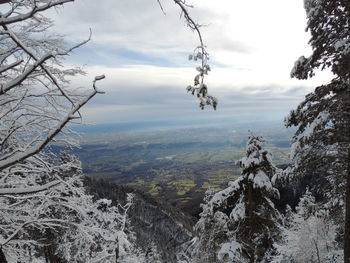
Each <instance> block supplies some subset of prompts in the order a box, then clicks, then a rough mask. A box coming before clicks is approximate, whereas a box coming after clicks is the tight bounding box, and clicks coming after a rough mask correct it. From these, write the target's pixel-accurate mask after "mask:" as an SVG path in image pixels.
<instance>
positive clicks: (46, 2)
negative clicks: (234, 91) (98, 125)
mask: <svg viewBox="0 0 350 263" xmlns="http://www.w3.org/2000/svg"><path fill="white" fill-rule="evenodd" d="M154 1H155V0H154ZM73 2H75V0H0V26H1V28H0V32H1V33H0V85H1V86H0V105H1V106H0V263H18V262H22V263H23V262H25V263H31V262H33V263H34V262H35V263H41V262H45V263H68V262H69V263H71V262H72V263H74V262H76V263H84V262H87V263H90V262H91V263H92V262H101V263H108V262H116V263H118V262H125V263H127V262H129V263H132V262H134V263H138V262H145V263H151V262H152V263H153V262H159V263H162V262H166V263H171V262H178V263H186V262H187V263H229V262H231V263H232V262H236V263H245V262H247V263H258V262H261V263H263V262H273V263H278V262H281V263H282V262H295V263H304V262H317V263H321V262H322V263H323V262H324V263H338V262H344V263H350V104H349V101H350V1H349V0H304V9H305V12H306V18H307V25H306V29H307V31H308V32H309V34H310V39H309V43H308V44H309V45H310V46H311V48H312V53H311V55H309V56H307V57H305V56H301V57H299V58H296V59H297V60H296V62H295V63H294V67H293V68H292V69H291V73H290V77H291V78H295V79H301V80H308V81H309V80H310V79H312V78H313V77H315V75H317V74H319V72H320V71H326V70H329V71H330V72H331V73H332V74H331V78H330V79H329V80H328V82H326V83H323V84H322V85H319V86H316V87H313V91H311V92H309V93H308V94H305V97H304V99H303V100H302V101H301V102H300V103H299V105H298V106H297V107H296V108H295V109H291V111H290V113H289V114H288V115H287V116H285V120H284V126H286V127H292V128H293V129H292V131H293V133H292V140H291V142H290V146H289V143H286V142H285V141H284V140H278V138H277V140H276V142H275V143H276V144H275V145H274V146H275V147H271V143H272V145H273V143H274V142H273V141H272V142H268V141H267V140H266V138H264V137H263V136H262V134H258V133H259V131H261V130H259V129H257V130H256V131H254V130H251V131H249V134H248V136H247V138H245V139H244V140H242V139H240V141H239V142H240V143H238V144H237V145H234V144H233V143H232V142H227V143H229V145H228V146H227V148H229V147H237V146H239V151H237V152H235V154H232V155H234V156H232V159H235V163H232V166H231V168H230V166H228V167H227V166H226V165H227V164H228V163H225V160H226V161H227V159H226V158H227V153H230V150H227V151H226V152H225V160H219V161H220V162H217V163H215V162H213V163H215V165H213V163H211V162H210V160H215V158H214V157H212V156H213V155H215V153H217V152H219V150H218V149H219V148H218V145H220V147H222V145H223V142H222V141H220V143H218V141H217V138H221V139H222V133H221V134H220V132H215V134H216V137H215V136H209V137H207V138H211V139H210V140H212V141H210V140H206V139H204V138H205V137H204V136H201V134H202V133H203V134H204V133H205V132H204V131H201V130H200V129H199V130H196V131H195V132H194V134H195V135H196V136H197V137H195V138H196V140H195V141H188V142H186V143H182V142H177V141H176V134H173V135H170V136H169V135H168V137H166V136H164V137H163V138H161V136H162V135H161V133H158V134H153V135H151V137H152V136H153V140H154V141H153V143H145V142H144V141H143V142H142V141H137V138H136V137H133V136H130V137H128V140H130V141H132V143H131V144H128V145H112V144H111V143H110V142H109V141H108V143H107V144H101V143H100V144H97V147H100V149H99V150H100V153H99V154H101V156H103V154H106V151H107V152H108V154H112V155H113V154H117V153H118V154H125V157H124V159H121V160H120V161H119V163H118V162H117V163H116V164H113V165H114V167H117V169H119V170H117V169H114V170H113V172H115V170H117V171H119V172H120V174H121V175H124V176H125V178H126V179H128V180H130V178H132V177H133V176H134V177H135V178H133V179H135V181H137V180H144V179H142V178H140V177H139V176H140V175H141V174H142V173H143V172H144V171H146V170H147V171H148V170H152V169H151V168H152V167H151V168H149V167H147V165H142V164H143V163H142V158H144V156H148V157H149V158H151V157H152V156H151V155H150V153H152V151H151V150H153V153H154V151H155V150H154V149H156V151H158V153H157V154H158V155H154V156H153V157H152V158H153V159H152V161H153V162H155V163H156V162H160V161H161V162H163V161H165V163H166V162H167V161H169V160H173V158H175V157H174V156H177V157H176V158H179V157H178V156H181V155H182V154H183V155H182V158H183V159H182V163H180V164H179V163H178V166H177V167H175V168H174V167H172V169H173V170H172V171H174V170H176V169H178V167H180V169H182V172H184V173H186V172H188V173H189V174H190V172H191V169H192V166H191V162H187V166H186V165H185V163H186V162H185V161H184V160H186V161H188V159H189V158H190V157H191V156H192V155H191V151H192V150H193V148H198V147H199V146H200V145H205V146H206V148H205V149H206V150H207V151H208V152H210V151H211V154H210V155H208V154H207V155H206V154H203V155H202V158H204V157H203V156H209V157H208V159H205V160H203V159H202V160H201V161H202V163H201V164H200V166H201V169H202V170H201V172H200V174H201V176H202V177H200V176H199V177H196V184H197V183H198V186H203V185H204V183H203V181H201V180H203V178H206V175H205V172H206V171H208V170H210V171H212V170H216V169H218V171H219V170H221V172H222V171H223V170H224V171H225V177H222V178H226V179H227V182H223V181H222V180H223V179H222V178H220V185H219V186H220V187H219V186H217V187H215V186H214V187H210V185H209V183H208V185H207V187H202V188H203V189H204V190H205V193H203V195H202V196H203V199H202V200H201V201H200V203H201V204H200V211H197V212H196V216H197V218H194V217H193V214H192V215H191V214H190V213H188V212H186V210H184V209H182V210H181V209H179V207H174V206H173V205H174V204H172V203H171V199H172V198H175V196H176V197H178V196H183V195H185V194H186V193H187V192H189V190H188V189H187V188H188V187H191V188H192V187H193V186H194V185H193V184H194V181H195V180H192V181H191V180H189V179H188V178H187V179H186V180H183V181H182V182H181V181H179V180H178V178H175V177H171V178H170V177H169V179H167V180H166V181H164V182H165V183H166V185H168V186H173V187H175V188H176V195H174V197H172V196H170V198H168V199H166V198H159V196H160V195H158V194H159V192H160V191H161V188H160V187H161V184H159V183H158V182H157V183H154V182H153V184H152V180H153V179H152V180H151V179H150V188H149V189H146V191H145V189H142V188H141V189H140V188H137V187H134V186H133V185H124V184H122V183H123V182H118V183H113V182H110V181H108V179H110V178H108V171H104V174H102V175H101V174H99V175H98V176H96V174H95V176H87V175H86V174H85V173H84V171H83V166H82V160H83V161H86V162H87V163H88V165H89V166H88V169H90V170H89V171H90V172H96V170H94V169H95V168H96V162H95V161H96V160H98V154H90V155H88V150H87V152H86V151H85V152H84V148H79V140H80V139H79V134H78V133H77V131H76V129H75V128H74V127H76V126H77V125H81V124H82V123H83V120H82V119H83V115H84V109H85V108H87V107H88V103H91V102H92V101H94V100H98V99H99V98H100V97H102V96H108V92H107V94H105V93H106V92H105V91H104V90H103V88H101V87H103V82H104V81H106V80H104V79H105V78H106V77H107V79H108V75H107V76H105V75H104V74H103V72H101V73H102V74H98V75H96V76H95V77H94V78H93V79H91V80H90V81H91V82H90V87H85V88H81V87H79V88H76V87H74V85H72V82H71V79H72V78H73V79H74V78H78V77H80V76H84V75H85V74H86V72H85V71H84V68H83V67H74V66H72V65H71V64H70V63H66V62H65V61H66V60H67V59H68V58H69V56H72V55H73V54H74V52H76V51H77V50H79V49H84V47H85V46H86V45H87V44H88V42H91V41H93V35H92V30H91V29H90V34H89V35H88V36H87V37H86V38H85V39H84V40H82V41H80V42H75V43H73V42H72V41H70V40H69V39H67V38H66V37H65V36H64V35H63V34H62V32H57V31H55V20H54V19H52V17H53V15H52V13H50V12H54V11H55V10H58V9H60V8H62V7H63V6H65V7H66V8H67V9H68V8H69V5H68V4H69V3H73ZM76 2H78V0H77V1H76ZM155 2H156V4H157V5H156V8H157V9H159V10H160V11H161V13H163V14H166V13H167V9H166V8H165V7H166V6H165V5H164V2H165V1H161V0H157V1H155ZM170 2H171V3H172V4H174V5H175V6H176V8H177V10H178V11H179V13H180V18H181V20H180V21H181V22H180V23H182V24H185V26H186V27H187V29H186V28H185V29H184V30H189V31H192V33H193V34H194V35H195V37H196V41H197V44H196V43H194V45H193V46H194V47H195V48H194V49H193V50H192V52H190V55H188V57H187V59H188V62H189V63H192V65H193V64H195V65H196V67H195V70H196V74H195V75H194V76H193V79H190V80H189V83H190V85H186V84H185V83H184V86H183V87H184V88H183V92H184V93H185V92H187V93H189V96H190V97H191V99H193V100H195V101H196V103H198V106H199V107H198V113H199V112H203V111H213V112H219V111H220V100H219V99H218V98H217V97H215V96H213V95H211V94H210V93H209V91H210V92H212V91H213V89H212V87H211V86H210V85H209V84H208V83H209V82H208V78H209V77H210V76H211V70H212V66H215V63H213V64H214V65H212V64H210V63H211V60H210V57H209V53H208V52H209V51H208V47H207V46H206V42H205V35H204V34H203V28H204V27H206V26H210V25H202V24H200V23H198V22H197V21H196V19H194V18H193V16H192V13H191V12H192V11H193V10H194V9H196V7H195V6H192V5H191V4H190V3H189V1H186V0H171V1H170ZM86 4H88V3H86ZM63 11H66V10H63ZM164 19H166V17H165V18H164ZM179 45H181V43H179ZM213 52H214V51H213ZM287 52H288V51H287ZM210 83H211V82H210ZM116 85H117V84H116ZM186 86H187V87H186ZM214 93H215V92H214ZM173 95H174V94H173V91H172V93H171V94H169V97H171V96H173ZM191 95H193V96H191ZM165 99H167V100H166V103H167V104H169V103H171V102H172V100H171V99H169V98H164V100H165ZM125 112H126V110H125ZM141 114H142V112H141ZM204 122H205V121H204ZM203 129H204V130H205V128H203ZM219 130H220V129H219ZM221 132H222V131H221ZM235 132H236V131H235ZM240 135H241V134H240ZM169 137H171V139H169ZM265 137H266V136H265ZM164 138H165V139H164ZM162 139H163V141H162ZM171 140H173V141H171ZM237 141H238V140H237ZM242 141H244V142H246V143H244V144H242V143H241V142H242ZM224 143H225V142H224ZM230 143H231V144H230ZM269 143H270V144H269ZM280 144H282V145H283V147H282V148H283V151H281V150H280V149H281V148H278V147H276V145H280ZM164 145H166V147H164ZM93 147H96V145H94V146H93ZM85 149H86V148H85ZM159 149H163V150H162V151H159ZM164 149H165V150H164ZM213 149H214V150H213ZM220 149H221V148H220ZM276 149H279V152H278V153H277V150H276ZM286 150H288V152H289V156H290V160H289V161H287V162H283V163H282V162H281V160H282V159H283V160H284V158H285V155H284V153H285V152H286ZM145 151H146V152H147V154H145V153H144V152H145ZM171 151H174V152H175V154H173V153H171ZM274 151H275V152H274ZM130 152H132V153H131V154H130ZM128 153H129V155H128ZM169 153H170V154H169ZM237 153H238V154H237ZM84 154H85V155H84ZM108 154H107V155H106V156H108ZM278 154H279V155H280V156H277V157H278V158H277V162H278V163H275V161H274V159H273V155H278ZM78 155H79V156H80V157H81V159H79V158H78ZM94 155H97V156H94ZM236 155H238V156H236ZM91 156H92V157H91ZM140 156H141V157H140ZM281 156H283V158H282V157H281ZM279 157H281V158H279ZM84 158H85V159H84ZM101 158H102V157H101ZM157 158H158V159H157ZM159 158H160V159H159ZM103 160H104V161H105V162H108V159H106V158H105V157H103ZM177 160H180V159H177ZM123 161H124V162H123ZM199 161H200V160H199ZM135 163H136V164H135ZM163 164H164V163H162V165H163ZM140 169H141V170H140ZM161 169H164V167H163V166H161V167H160V168H159V170H161ZM230 169H231V170H230ZM153 170H154V169H153ZM172 178H173V179H172ZM146 179H147V178H146ZM206 179H207V180H209V179H208V178H206ZM197 181H198V182H197ZM209 181H210V180H209ZM180 184H181V185H180ZM179 185H180V186H181V187H180V188H179ZM203 192H204V191H203ZM155 193H156V194H155ZM190 198H193V197H190ZM180 208H181V207H180ZM189 209H190V208H189ZM198 213H199V214H198Z"/></svg>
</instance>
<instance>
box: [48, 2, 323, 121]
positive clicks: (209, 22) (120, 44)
mask: <svg viewBox="0 0 350 263" xmlns="http://www.w3.org/2000/svg"><path fill="white" fill-rule="evenodd" d="M162 3H163V7H164V10H165V12H166V15H164V14H163V13H162V11H161V10H160V8H159V6H158V3H157V1H156V0H100V1H96V0H76V1H75V3H73V4H67V5H65V7H64V8H60V9H59V10H58V11H57V12H53V13H51V14H50V15H51V16H53V17H54V19H55V20H56V24H57V26H56V30H58V31H59V32H60V33H61V34H65V35H67V39H68V40H69V42H71V43H74V42H77V41H79V40H83V39H85V38H87V37H88V35H89V28H91V29H92V32H93V35H92V40H91V41H90V42H89V43H88V44H87V45H85V46H84V47H82V48H81V49H80V50H78V51H76V52H75V53H74V54H73V55H72V56H71V57H69V59H68V60H67V63H69V64H72V65H84V67H85V70H86V71H87V73H88V74H87V75H86V76H82V77H78V78H75V79H74V80H73V81H72V85H76V86H89V85H91V80H92V79H93V78H94V76H95V75H100V74H105V75H106V77H107V78H106V80H104V81H101V82H100V83H99V86H100V88H101V89H103V90H105V91H106V92H107V93H106V94H105V95H99V96H98V97H96V98H95V99H94V100H93V101H92V102H90V104H89V105H88V106H87V107H86V108H85V109H84V111H83V113H84V119H85V121H88V122H94V123H118V122H128V121H129V122H137V121H155V120H170V121H174V122H176V121H178V120H182V119H186V120H188V119H191V118H196V119H203V121H205V120H207V119H213V118H222V117H225V118H231V116H232V119H235V118H237V117H239V118H242V117H243V116H248V117H247V118H253V119H254V118H255V119H260V120H263V119H264V118H266V119H276V120H281V121H282V120H283V117H284V115H286V114H287V113H288V112H289V110H290V109H292V108H294V107H295V106H296V105H297V104H298V102H300V101H301V100H302V98H303V97H304V95H305V94H306V93H307V92H309V91H311V90H312V88H313V87H315V86H316V85H319V84H322V83H325V82H327V81H328V80H329V79H330V75H329V74H328V73H322V74H318V75H317V77H316V78H314V79H312V80H308V81H300V80H295V79H291V78H290V71H291V68H292V67H293V64H294V61H295V60H297V59H298V58H299V57H300V56H301V55H308V54H310V52H311V49H310V47H309V46H308V45H307V42H308V39H309V35H308V33H306V32H305V27H306V19H305V12H304V9H303V0H283V1H281V0H264V1H261V0H250V1H235V0H216V1H213V0H192V1H188V3H191V4H193V5H194V8H193V9H191V10H190V13H191V14H192V16H193V18H194V19H195V20H196V21H198V22H199V23H200V24H203V25H206V26H205V27H203V28H202V35H203V38H204V42H205V44H206V45H207V48H208V51H209V53H210V63H209V64H210V65H211V67H212V72H211V73H210V74H209V75H208V76H207V78H206V82H207V84H208V87H209V93H211V94H212V95H214V96H216V97H218V99H219V106H218V110H217V111H216V112H214V111H213V110H212V109H211V108H207V109H205V110H204V111H201V110H200V109H199V107H198V102H197V101H196V98H195V97H193V96H191V95H189V94H187V93H186V91H185V88H186V86H187V85H189V84H192V81H193V78H194V76H195V74H196V70H195V67H196V65H195V64H194V63H193V62H191V61H188V59H187V58H188V54H190V53H191V51H192V50H193V49H194V47H195V46H196V45H198V39H197V37H196V35H195V34H194V33H193V32H192V31H191V30H190V29H189V28H187V27H185V26H184V21H183V20H182V19H181V18H180V10H179V8H178V7H177V6H176V5H175V4H174V3H173V2H172V0H163V2H162Z"/></svg>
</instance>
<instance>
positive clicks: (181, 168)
mask: <svg viewBox="0 0 350 263" xmlns="http://www.w3.org/2000/svg"><path fill="white" fill-rule="evenodd" d="M248 130H253V131H254V134H259V135H263V136H264V137H265V138H266V139H267V144H266V145H267V148H269V149H270V150H271V152H272V153H273V156H274V161H275V163H276V164H285V163H287V162H288V160H289V159H288V154H289V141H290V136H291V131H288V130H286V129H285V128H284V127H281V126H280V125H279V124H277V123H264V124H261V123H260V124H259V123H255V124H241V125H235V127H230V126H221V127H197V128H188V127H187V128H166V129H158V130H154V131H152V130H143V131H142V130H141V131H133V130H129V131H125V130H123V131H121V132H116V131H113V132H110V133H109V132H105V133H86V134H85V135H84V138H85V141H84V142H83V145H82V147H81V148H80V149H76V150H75V153H76V154H77V155H78V156H79V157H80V159H81V160H82V164H83V169H84V172H85V173H86V174H88V175H89V176H91V177H94V178H98V179H104V180H107V181H112V182H116V183H118V184H126V185H129V186H133V187H135V188H138V189H140V190H142V191H144V192H146V193H149V194H150V195H152V196H155V197H157V198H159V199H160V200H163V201H166V202H168V203H170V204H172V205H174V206H176V207H178V208H180V209H182V210H183V211H185V212H187V213H189V214H190V215H192V216H198V213H199V212H200V207H199V204H200V202H201V200H202V198H203V195H204V192H205V191H206V190H207V189H208V188H209V187H212V188H214V189H216V190H220V189H222V188H223V187H225V186H226V185H227V183H228V181H230V180H234V179H235V178H237V176H239V175H240V172H241V171H240V169H239V168H238V167H237V166H236V165H235V161H236V160H238V159H240V158H241V157H243V154H244V151H245V143H246V138H247V136H248Z"/></svg>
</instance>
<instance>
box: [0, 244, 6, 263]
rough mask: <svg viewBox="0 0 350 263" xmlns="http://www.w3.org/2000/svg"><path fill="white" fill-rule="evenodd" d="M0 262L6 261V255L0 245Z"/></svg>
mask: <svg viewBox="0 0 350 263" xmlns="http://www.w3.org/2000/svg"><path fill="white" fill-rule="evenodd" d="M0 263H7V260H6V257H5V254H4V252H3V251H2V248H1V247H0Z"/></svg>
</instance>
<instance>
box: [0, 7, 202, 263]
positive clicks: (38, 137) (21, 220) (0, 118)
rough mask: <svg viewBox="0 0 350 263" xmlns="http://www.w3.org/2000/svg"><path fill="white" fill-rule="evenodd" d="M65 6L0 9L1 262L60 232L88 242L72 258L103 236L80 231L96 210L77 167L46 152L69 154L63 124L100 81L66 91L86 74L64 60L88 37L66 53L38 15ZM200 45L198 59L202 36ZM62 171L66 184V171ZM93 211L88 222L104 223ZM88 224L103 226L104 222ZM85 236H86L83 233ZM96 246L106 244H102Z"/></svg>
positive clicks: (74, 118) (192, 24)
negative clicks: (62, 149) (54, 148)
mask: <svg viewBox="0 0 350 263" xmlns="http://www.w3.org/2000/svg"><path fill="white" fill-rule="evenodd" d="M68 2H74V0H36V1H32V0H23V1H14V0H12V1H10V0H3V1H0V4H1V11H0V106H1V107H0V255H1V257H3V256H5V254H7V256H10V257H13V258H15V260H22V261H27V259H28V258H30V257H33V256H35V255H34V254H35V253H34V250H37V249H39V247H44V250H45V248H48V246H45V244H43V242H42V241H43V240H44V236H46V238H47V237H54V236H58V235H59V234H62V231H63V230H66V229H69V231H68V230H67V231H66V232H64V233H65V234H62V235H59V236H60V237H64V236H67V238H69V236H70V235H71V234H69V233H73V232H74V231H75V233H76V234H78V233H80V234H81V235H82V238H83V236H85V239H82V240H85V241H86V242H84V243H83V242H82V240H81V242H80V244H78V245H77V244H75V245H74V246H75V249H76V251H74V253H76V252H77V251H78V250H80V249H83V247H84V246H86V247H89V246H90V245H89V244H90V243H91V242H95V241H94V240H95V239H96V237H94V235H95V234H96V233H97V232H96V231H97V230H100V229H101V228H100V226H98V225H95V226H94V228H95V229H96V231H95V232H94V231H92V230H91V229H92V228H93V227H92V226H89V225H87V223H86V222H88V221H89V220H87V218H89V217H88V216H89V213H88V209H87V208H88V207H95V203H94V202H93V201H92V199H91V197H89V196H87V195H86V194H85V192H84V189H83V188H82V185H81V174H80V173H79V169H80V164H78V165H77V162H75V161H72V160H70V161H68V162H66V163H64V162H60V161H59V156H57V155H55V154H52V153H50V151H49V150H47V149H45V147H47V146H48V145H49V144H50V143H51V142H56V143H61V144H64V145H73V146H74V143H73V142H72V140H71V137H70V135H71V131H70V130H69V128H67V124H69V123H72V122H74V121H78V120H79V119H81V115H80V112H79V111H80V109H81V108H82V107H83V106H84V105H85V104H86V103H87V102H88V101H89V100H91V99H92V98H93V97H94V96H95V95H96V94H98V93H103V92H101V91H99V90H98V89H97V87H96V82H97V81H99V80H101V79H103V78H104V76H103V75H102V76H98V77H96V78H95V79H94V81H93V84H92V89H91V90H84V89H77V88H74V87H71V85H70V83H69V78H71V77H74V76H76V75H77V74H83V73H84V72H83V71H82V70H81V69H80V68H68V67H66V66H65V65H64V64H63V59H64V58H65V56H67V55H69V54H70V53H71V52H72V51H73V50H75V49H76V48H79V47H80V46H82V45H83V44H85V43H86V42H87V41H89V39H90V37H88V38H87V40H86V41H84V42H81V43H77V44H76V45H74V46H70V47H69V46H68V45H67V44H66V43H65V41H64V38H63V37H62V36H61V35H58V34H55V33H52V32H51V31H50V27H51V26H52V25H53V21H52V20H51V19H49V18H48V17H46V16H45V13H44V11H46V10H48V9H52V8H57V7H59V6H62V5H64V4H66V3H68ZM158 2H159V1H158ZM174 2H175V4H177V5H178V6H179V7H180V9H181V11H182V12H183V14H184V18H185V21H186V22H187V24H188V26H190V27H191V28H192V29H195V30H196V32H197V33H198V34H199V36H200V32H199V25H197V24H196V23H195V22H194V21H193V20H192V19H191V17H190V16H189V14H188V8H189V5H187V4H186V3H185V1H184V0H174ZM200 43H201V46H202V48H201V51H202V53H203V54H204V52H205V51H204V45H203V41H202V39H201V36H200ZM203 98H206V94H203ZM57 135H60V136H57ZM68 167H69V169H70V172H69V176H67V171H64V170H65V169H68ZM72 168H74V169H76V170H75V171H72ZM96 209H97V208H96ZM96 209H95V213H92V214H95V215H96V213H97V214H99V216H102V217H103V214H101V213H98V211H99V210H98V209H97V210H96ZM113 209H114V210H113ZM115 209H117V210H118V208H116V207H114V208H113V207H111V208H110V209H109V210H111V211H109V212H108V213H107V214H108V216H112V218H113V215H114V216H115V217H116V218H117V219H115V220H117V221H118V220H119V219H120V218H119V219H118V215H119V216H120V215H123V213H121V212H120V211H119V210H118V211H119V213H117V211H115ZM119 209H121V207H119ZM101 220H102V219H101ZM90 221H91V222H94V223H96V224H99V223H101V224H102V221H103V220H102V221H99V220H98V219H96V220H95V221H94V220H90ZM90 221H89V222H90ZM119 221H120V220H119ZM119 221H118V222H119ZM117 226H119V227H120V228H118V229H119V230H118V231H121V232H118V233H119V234H118V235H120V236H122V233H124V232H123V230H121V228H122V225H120V224H119V225H118V224H117ZM88 228H90V230H91V231H87V229H88ZM94 233H95V234H94ZM110 233H112V234H113V233H114V232H113V231H110ZM102 239H103V240H104V241H106V239H107V241H108V237H104V238H102ZM109 239H110V238H109ZM113 240H114V239H113ZM122 240H127V239H125V238H122V239H118V242H119V243H118V244H119V245H118V247H119V248H122V247H124V243H125V242H126V241H125V242H124V241H123V242H124V243H123V242H122ZM87 241H91V242H90V243H89V242H87ZM109 241H110V240H109ZM113 242H115V240H114V241H113ZM60 244H62V243H57V245H60ZM79 246H80V247H79ZM90 249H91V247H90ZM105 249H107V248H106V247H104V245H103V244H102V243H101V248H97V250H96V251H97V252H98V253H102V252H101V251H104V250H105ZM66 251H69V250H66ZM108 251H110V250H108ZM121 251H123V250H121ZM3 252H5V254H4V253H3ZM71 252H72V251H71ZM92 252H93V251H92ZM92 252H91V253H92ZM97 252H96V253H97ZM50 253H51V252H50ZM50 253H49V254H50ZM67 253H68V252H67ZM72 253H73V252H72ZM108 253H109V252H108ZM118 253H119V252H118ZM78 254H79V253H78ZM131 254H132V255H134V256H135V255H137V254H138V253H131ZM131 254H130V255H131ZM68 255H69V254H67V255H63V257H62V258H67V257H68ZM120 255H121V256H123V255H124V254H123V253H122V252H121V254H120ZM24 259H25V260H24ZM134 261H135V260H134ZM136 261H137V260H136ZM141 261H142V260H141ZM69 262H74V261H72V260H69ZM83 262H87V261H83ZM131 262H132V260H131Z"/></svg>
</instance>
